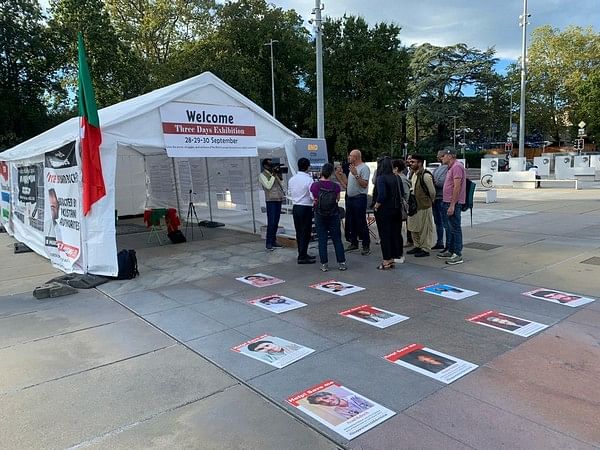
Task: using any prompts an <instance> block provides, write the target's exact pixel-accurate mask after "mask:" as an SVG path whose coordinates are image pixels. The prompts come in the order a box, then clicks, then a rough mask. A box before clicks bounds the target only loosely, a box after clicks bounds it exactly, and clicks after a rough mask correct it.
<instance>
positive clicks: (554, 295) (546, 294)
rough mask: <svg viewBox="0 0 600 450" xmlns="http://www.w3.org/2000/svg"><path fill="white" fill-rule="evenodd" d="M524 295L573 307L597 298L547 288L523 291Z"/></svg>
mask: <svg viewBox="0 0 600 450" xmlns="http://www.w3.org/2000/svg"><path fill="white" fill-rule="evenodd" d="M523 295H526V296H527V297H532V298H538V299H541V300H546V301H547V302H552V303H558V304H560V305H566V306H570V307H572V308H575V307H577V306H581V305H585V304H586V303H591V302H593V301H595V300H596V299H594V298H590V297H582V296H581V295H577V294H569V293H568V292H563V291H557V290H554V289H546V288H541V289H534V290H533V291H529V292H523Z"/></svg>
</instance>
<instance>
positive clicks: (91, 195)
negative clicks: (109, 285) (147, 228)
mask: <svg viewBox="0 0 600 450" xmlns="http://www.w3.org/2000/svg"><path fill="white" fill-rule="evenodd" d="M77 50H78V53H79V117H81V121H80V127H79V130H80V131H79V133H80V141H81V166H82V167H81V172H82V176H83V214H84V215H87V214H88V213H89V212H90V209H91V208H92V205H93V204H94V203H95V202H97V201H98V200H100V199H101V198H102V197H104V196H105V195H106V188H105V187H104V176H103V175H102V162H101V161H100V144H101V143H102V135H101V134H100V120H99V119H98V110H97V109H96V99H95V97H94V87H93V86H92V80H91V78H90V71H89V69H88V64H87V58H86V56H85V48H84V47H83V37H82V35H81V32H80V33H78V35H77Z"/></svg>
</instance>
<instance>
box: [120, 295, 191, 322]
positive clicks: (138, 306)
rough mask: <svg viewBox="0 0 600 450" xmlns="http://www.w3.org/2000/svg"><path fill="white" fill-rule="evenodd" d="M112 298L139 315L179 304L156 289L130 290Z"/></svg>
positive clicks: (178, 305)
mask: <svg viewBox="0 0 600 450" xmlns="http://www.w3.org/2000/svg"><path fill="white" fill-rule="evenodd" d="M113 298H114V299H115V300H116V301H117V302H119V303H121V304H122V305H124V306H126V307H127V308H129V309H131V310H132V311H133V312H135V313H136V314H139V315H141V316H143V315H146V314H152V313H155V312H159V311H166V310H168V309H173V308H178V307H180V306H181V304H180V303H179V302H177V301H175V300H173V299H171V298H169V297H167V296H165V295H163V294H161V293H160V292H156V291H137V292H130V293H127V294H121V295H115V296H114V297H113Z"/></svg>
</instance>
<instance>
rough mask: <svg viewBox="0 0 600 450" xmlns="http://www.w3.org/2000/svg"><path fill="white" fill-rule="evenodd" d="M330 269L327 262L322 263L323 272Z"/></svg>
mask: <svg viewBox="0 0 600 450" xmlns="http://www.w3.org/2000/svg"><path fill="white" fill-rule="evenodd" d="M327 271H329V266H328V265H327V264H321V272H327Z"/></svg>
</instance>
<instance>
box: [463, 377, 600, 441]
mask: <svg viewBox="0 0 600 450" xmlns="http://www.w3.org/2000/svg"><path fill="white" fill-rule="evenodd" d="M531 369H532V372H531V373H530V376H529V379H522V378H517V377H516V374H514V373H512V372H505V371H499V370H496V369H491V368H489V367H483V368H481V369H479V370H478V371H477V372H476V373H473V374H472V375H470V376H469V377H467V378H465V379H463V380H458V381H457V382H455V383H453V384H452V389H454V390H457V391H459V392H461V393H463V394H465V395H468V396H470V397H474V398H476V399H478V400H480V401H482V402H485V403H488V404H491V405H494V406H496V407H498V408H501V409H502V410H504V411H510V412H511V413H513V414H516V415H518V416H521V417H525V418H526V419H529V420H531V421H533V422H535V423H539V424H541V425H544V426H546V427H548V428H551V429H553V430H556V431H558V432H561V433H564V434H566V435H569V436H571V437H573V438H575V439H579V440H581V441H584V442H586V443H588V444H590V445H598V444H600V415H598V410H599V408H600V404H599V403H598V402H594V401H591V400H588V399H582V398H578V397H573V396H571V395H565V394H564V393H562V392H561V391H560V390H559V389H556V388H554V387H552V386H540V385H539V384H537V383H536V378H537V377H538V376H537V373H536V372H534V370H535V368H534V367H531ZM569 382H570V380H569V379H567V380H564V381H563V383H569Z"/></svg>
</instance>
